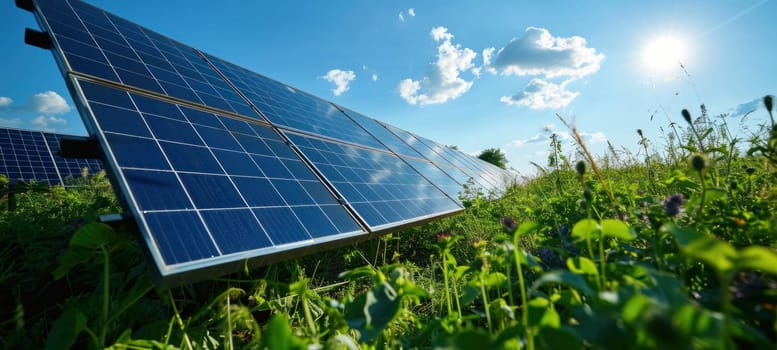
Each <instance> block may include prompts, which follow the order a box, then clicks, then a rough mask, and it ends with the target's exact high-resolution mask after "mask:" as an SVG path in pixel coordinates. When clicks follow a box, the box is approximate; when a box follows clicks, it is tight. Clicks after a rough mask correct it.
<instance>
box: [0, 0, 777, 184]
mask: <svg viewBox="0 0 777 350" xmlns="http://www.w3.org/2000/svg"><path fill="white" fill-rule="evenodd" d="M89 2H90V3H92V4H95V5H97V6H98V7H101V8H104V9H106V10H108V11H109V12H113V13H115V14H117V15H119V16H121V17H124V18H127V19H129V20H131V21H134V22H136V23H138V24H140V25H143V26H145V27H148V28H150V29H153V30H156V31H157V32H160V33H162V34H164V35H167V36H169V37H172V38H174V39H176V40H178V41H181V42H183V43H185V44H188V45H191V46H193V47H196V48H198V49H200V50H202V51H205V52H208V53H210V54H213V55H216V56H219V57H221V58H224V59H226V60H228V61H231V62H234V63H237V64H239V65H242V66H244V67H246V68H249V69H251V70H253V71H256V72H258V73H261V74H264V75H266V76H269V77H271V78H274V79H277V80H279V81H282V82H284V83H287V84H289V85H291V86H294V87H296V88H299V89H302V90H306V91H308V92H310V93H312V94H314V95H317V96H320V97H323V98H326V99H329V100H331V101H334V102H336V103H338V104H341V105H344V106H346V107H349V108H351V109H354V110H356V111H359V112H362V113H364V114H367V115H369V116H372V117H374V118H376V119H379V120H382V121H385V122H388V123H390V124H393V125H396V126H398V127H401V128H404V129H407V130H410V131H412V132H415V133H417V134H420V135H422V136H425V137H428V138H431V139H434V140H436V141H439V142H441V143H444V144H448V145H457V146H459V148H460V149H462V150H464V151H466V152H469V153H477V152H479V151H480V150H482V149H485V148H491V147H498V148H500V149H502V151H503V152H505V153H506V154H507V156H508V160H509V164H508V165H510V166H512V167H514V168H516V169H517V170H519V171H520V172H522V173H524V174H529V173H532V172H533V166H531V165H530V163H529V162H530V161H534V162H536V163H538V164H540V165H545V164H546V157H547V151H548V143H549V141H548V138H549V136H550V135H551V133H553V132H555V133H558V134H559V135H560V136H561V138H562V139H563V140H564V142H565V144H566V145H567V146H566V147H567V148H565V149H566V150H569V149H571V147H572V141H571V140H570V139H569V137H568V130H566V129H565V128H564V127H563V125H561V123H560V122H559V120H558V118H557V117H556V113H558V114H561V115H563V116H565V117H567V118H568V119H569V120H575V123H576V125H577V127H578V129H579V130H580V131H581V132H583V134H584V136H585V137H586V139H587V140H588V142H589V145H590V146H591V148H592V149H593V150H594V152H595V153H603V152H604V151H605V149H606V141H607V140H609V141H610V142H611V143H612V144H613V145H614V146H615V147H616V148H621V147H625V148H626V149H628V150H630V151H631V152H634V153H636V152H638V147H637V146H638V144H637V142H638V137H637V134H636V132H635V131H636V129H638V128H641V129H642V130H643V131H644V132H645V135H646V137H648V138H649V139H651V142H652V143H653V145H654V146H656V147H657V148H660V147H661V145H662V142H663V141H662V133H661V132H660V130H659V128H660V127H666V126H667V125H668V124H669V122H670V120H671V121H681V120H682V119H681V118H680V110H681V109H683V108H688V109H689V110H691V111H692V112H694V114H698V111H699V105H700V104H702V103H703V104H705V105H706V106H707V108H708V110H709V111H710V113H711V114H713V115H717V114H721V113H732V116H731V117H729V119H728V122H729V125H739V124H740V120H741V116H736V114H737V112H738V111H739V112H740V113H741V112H742V111H744V112H746V111H749V110H750V109H751V108H760V109H761V110H760V111H757V112H756V113H755V114H753V115H752V116H750V117H748V119H747V121H748V123H751V124H753V123H759V122H763V121H764V120H766V119H767V118H768V115H767V114H766V113H765V111H763V108H762V107H761V106H760V104H758V103H757V102H756V103H754V102H753V101H756V100H759V99H760V98H761V97H763V96H764V95H766V94H776V93H777V82H776V81H777V65H775V64H774V62H775V60H777V44H774V43H773V42H774V41H775V40H774V39H775V38H777V21H775V17H774V14H775V13H777V1H776V0H753V1H750V0H747V1H649V2H646V1H641V2H631V1H629V2H626V1H574V2H572V1H568V2H560V1H554V2H531V3H529V2H517V1H480V2H474V1H456V2H450V1H423V2H413V1H376V0H363V1H326V2H324V1H283V2H266V1H265V2H258V1H256V2H255V1H252V2H247V1H236V0H231V1H223V2H218V3H217V2H211V1H209V2H205V1H150V0H136V1H115V0H112V1H108V0H99V1H98V0H92V1H89ZM0 13H2V14H3V15H2V16H3V20H2V21H0V52H3V55H2V63H3V64H2V65H0V125H2V126H10V127H17V128H24V129H44V130H53V131H57V132H63V133H72V134H84V133H85V131H84V128H83V125H82V123H81V120H80V117H79V116H78V113H77V112H76V111H75V108H74V107H73V103H72V100H71V98H70V96H69V93H68V91H67V89H66V87H65V84H64V82H63V79H62V75H61V74H60V73H59V71H58V69H57V67H56V64H55V63H54V60H53V59H52V56H51V54H50V53H48V52H46V51H44V50H41V49H38V48H35V47H31V46H27V45H25V44H24V43H23V39H22V37H23V32H24V28H25V27H33V28H37V24H36V23H35V21H34V19H33V17H32V15H31V14H29V13H27V12H25V11H22V10H19V9H16V8H15V7H14V5H13V2H11V1H3V2H0ZM657 43H658V44H657ZM673 43H674V44H673ZM675 47H679V49H675ZM678 50H679V51H682V52H680V53H676V51H678ZM648 57H649V58H648ZM678 59H679V60H681V61H682V62H683V64H684V66H685V68H686V71H687V73H686V71H683V70H682V69H681V68H680V66H679V64H675V62H677V60H678ZM662 62H664V63H662ZM665 62H669V63H668V64H667V63H665ZM651 116H652V120H651Z"/></svg>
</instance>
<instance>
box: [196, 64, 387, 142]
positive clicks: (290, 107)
mask: <svg viewBox="0 0 777 350" xmlns="http://www.w3.org/2000/svg"><path fill="white" fill-rule="evenodd" d="M207 57H208V60H209V61H210V62H212V63H213V65H214V66H215V67H216V68H217V69H218V70H219V71H220V72H222V73H223V74H224V76H226V77H227V79H229V81H230V82H232V84H234V85H235V86H236V87H237V89H238V90H240V91H241V92H242V93H243V95H245V96H246V97H247V98H248V100H249V101H251V103H252V104H253V105H254V106H256V107H257V108H258V109H259V110H260V111H261V112H262V113H264V115H265V116H266V117H267V119H268V120H269V122H270V123H272V124H274V125H277V126H279V127H283V128H289V129H294V130H298V131H304V132H309V133H314V134H317V135H321V136H324V137H329V138H332V139H335V140H340V141H344V142H350V143H355V144H358V145H363V146H368V147H373V148H377V149H381V150H383V149H386V148H385V147H384V146H383V145H381V144H380V142H378V141H377V140H376V139H375V138H374V137H372V136H371V135H370V134H369V133H368V132H367V131H365V130H364V129H362V128H361V127H360V126H359V125H357V124H356V123H354V122H353V121H352V120H351V119H349V118H348V116H346V115H345V114H343V112H341V111H340V110H339V109H337V108H336V107H335V106H334V105H332V104H331V103H329V102H327V101H324V100H322V99H320V98H318V97H315V96H312V95H310V94H307V93H305V92H302V91H299V90H297V89H294V88H292V87H290V86H287V85H285V84H282V83H279V82H277V81H275V80H272V79H269V78H267V77H264V76H262V75H260V74H257V73H254V72H251V71H249V70H247V69H245V68H242V67H239V66H237V65H234V64H231V63H229V62H225V61H223V60H221V59H219V58H216V57H213V56H209V55H208V56H207Z"/></svg>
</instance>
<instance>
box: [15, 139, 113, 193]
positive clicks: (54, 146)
mask: <svg viewBox="0 0 777 350" xmlns="http://www.w3.org/2000/svg"><path fill="white" fill-rule="evenodd" d="M62 136H63V135H61V134H55V133H50V132H43V131H31V130H19V129H7V128H0V174H2V175H5V176H7V177H8V179H9V180H10V181H11V182H17V181H25V182H27V181H30V180H34V181H35V182H39V183H47V184H49V185H57V184H64V185H68V184H69V182H68V181H66V180H67V179H68V178H77V177H80V176H81V174H82V172H83V170H84V168H87V169H88V172H89V173H91V174H94V173H97V172H99V171H100V170H102V168H103V165H102V162H101V161H99V160H97V159H83V158H64V157H62V156H60V155H59V147H60V146H59V142H60V140H61V138H62ZM71 137H72V136H71Z"/></svg>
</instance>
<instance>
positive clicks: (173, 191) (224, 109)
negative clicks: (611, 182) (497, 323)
mask: <svg viewBox="0 0 777 350" xmlns="http://www.w3.org/2000/svg"><path fill="white" fill-rule="evenodd" d="M34 3H35V13H36V18H37V19H38V21H39V23H40V25H41V27H42V28H43V29H44V30H45V31H46V32H48V33H49V36H50V37H51V39H52V43H53V45H52V46H53V51H54V53H55V55H54V56H55V59H56V60H57V62H58V64H59V66H60V67H61V69H62V71H63V74H64V75H65V78H66V81H67V82H68V85H69V87H70V88H71V93H72V94H73V96H74V100H75V101H76V104H77V105H78V106H79V109H80V111H81V115H82V117H83V119H84V122H85V124H86V127H87V130H89V132H90V133H91V134H92V135H95V136H96V138H97V140H98V141H99V142H100V145H101V147H102V150H103V151H104V152H105V154H106V159H107V160H108V166H109V167H111V170H112V173H113V174H114V175H115V176H116V177H117V179H116V180H117V181H116V183H117V184H118V185H119V189H118V190H120V194H121V196H122V198H123V199H124V201H125V202H126V205H127V207H128V209H129V210H130V211H131V212H132V214H133V216H134V218H135V220H136V221H137V222H138V226H139V228H140V231H141V233H142V235H143V238H144V239H145V241H146V243H147V245H148V248H149V252H150V253H151V257H152V258H153V260H154V261H155V263H156V267H157V269H158V271H159V274H160V276H161V277H162V282H163V283H171V284H175V283H178V282H185V281H188V280H189V278H190V277H192V276H193V275H195V274H198V273H199V274H200V275H202V274H207V273H211V272H226V271H231V270H233V269H235V268H236V267H237V266H242V264H244V263H245V262H248V263H252V264H253V263H266V262H268V261H272V260H277V259H282V258H285V257H287V256H289V255H290V254H292V253H297V252H304V251H308V250H315V249H321V248H322V247H325V246H329V245H333V244H341V243H344V242H352V241H357V240H360V239H366V238H368V237H370V236H372V235H374V234H380V233H384V232H388V231H389V230H395V229H398V228H400V227H404V226H406V225H410V224H418V223H421V222H424V221H427V220H430V219H433V218H438V217H441V216H444V215H448V214H452V213H456V212H459V211H461V210H463V205H462V202H461V200H460V199H459V192H460V191H461V190H462V188H463V185H464V184H465V183H467V182H468V181H470V179H472V181H473V182H474V184H475V185H476V186H479V187H482V188H483V189H486V190H498V189H499V188H500V187H501V186H503V184H504V181H505V179H507V173H506V172H504V171H503V170H501V169H499V168H496V167H494V166H492V165H490V164H487V163H484V162H482V161H480V160H477V159H476V158H473V157H471V156H469V155H466V154H464V153H461V152H459V151H457V150H453V149H451V148H448V147H445V146H442V145H439V144H437V143H434V142H432V141H430V140H427V139H423V138H421V137H419V136H416V135H413V134H411V133H409V132H407V131H404V130H401V129H399V128H396V127H393V126H390V125H387V124H384V123H381V122H379V121H377V120H375V119H372V118H369V117H367V116H364V115H361V114H359V113H356V112H353V111H351V110H348V109H346V108H344V107H341V106H337V105H335V104H333V103H331V102H328V101H325V100H323V99H320V98H318V97H315V96H312V95H310V94H308V93H305V92H303V91H300V90H298V89H295V88H292V87H290V86H288V85H285V84H283V83H280V82H277V81H275V80H272V79H270V78H267V77H265V76H262V75H260V74H257V73H254V72H252V71H250V70H247V69H245V68H242V67H240V66H237V65H235V64H232V63H229V62H227V61H224V60H222V59H219V58H217V57H213V56H210V55H208V54H205V53H203V52H200V51H198V50H196V49H193V48H191V47H188V46H186V45H183V44H181V43H178V42H176V41H174V40H171V39H169V38H167V37H165V36H162V35H160V34H158V33H155V32H153V31H151V30H148V29H146V28H143V27H141V26H139V25H137V24H134V23H132V22H129V21H127V20H124V19H122V18H119V17H117V16H115V15H112V14H109V13H107V12H104V11H103V10H100V9H98V8H96V7H94V6H92V5H89V4H86V3H84V2H81V1H77V0H65V1H62V0H38V1H35V2H34Z"/></svg>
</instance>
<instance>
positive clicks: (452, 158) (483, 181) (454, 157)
mask: <svg viewBox="0 0 777 350" xmlns="http://www.w3.org/2000/svg"><path fill="white" fill-rule="evenodd" d="M413 136H414V137H415V138H416V139H417V140H418V141H420V142H421V143H423V144H425V145H426V146H427V147H429V149H431V150H432V152H434V153H435V154H437V155H438V156H439V157H440V158H441V159H444V160H445V161H447V162H448V163H450V164H452V165H453V166H454V167H456V168H457V169H459V170H461V171H462V172H464V173H465V174H467V176H469V177H470V178H471V179H473V180H474V181H475V184H477V185H478V186H480V188H481V189H490V188H493V187H494V186H496V183H495V182H492V181H491V180H490V179H489V178H488V177H487V176H484V174H483V172H481V171H478V170H477V169H475V168H474V167H472V166H470V165H468V164H465V162H464V161H463V160H462V159H461V158H460V156H459V154H460V153H459V152H456V151H455V150H453V149H452V148H450V147H446V146H444V145H441V144H439V143H437V142H434V141H432V140H429V139H427V138H424V137H421V136H418V135H413Z"/></svg>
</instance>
